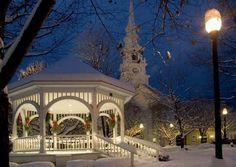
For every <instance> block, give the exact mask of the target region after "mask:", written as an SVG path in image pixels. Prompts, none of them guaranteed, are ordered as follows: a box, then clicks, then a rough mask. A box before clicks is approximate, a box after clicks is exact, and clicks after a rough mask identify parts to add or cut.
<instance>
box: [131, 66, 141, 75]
mask: <svg viewBox="0 0 236 167" xmlns="http://www.w3.org/2000/svg"><path fill="white" fill-rule="evenodd" d="M132 71H133V73H135V74H137V73H139V71H140V70H139V68H137V67H134V68H133V69H132Z"/></svg>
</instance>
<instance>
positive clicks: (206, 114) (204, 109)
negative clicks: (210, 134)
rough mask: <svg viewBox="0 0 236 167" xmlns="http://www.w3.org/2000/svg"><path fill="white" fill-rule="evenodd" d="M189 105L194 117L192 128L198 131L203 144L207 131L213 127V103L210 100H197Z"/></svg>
mask: <svg viewBox="0 0 236 167" xmlns="http://www.w3.org/2000/svg"><path fill="white" fill-rule="evenodd" d="M189 105H190V106H191V111H192V112H193V114H194V117H195V121H194V122H193V123H192V126H193V127H194V128H195V129H198V130H199V133H200V136H201V143H203V142H204V138H205V137H206V132H207V130H208V129H209V128H212V127H214V112H213V111H214V103H213V101H212V100H207V99H198V100H192V101H191V102H189Z"/></svg>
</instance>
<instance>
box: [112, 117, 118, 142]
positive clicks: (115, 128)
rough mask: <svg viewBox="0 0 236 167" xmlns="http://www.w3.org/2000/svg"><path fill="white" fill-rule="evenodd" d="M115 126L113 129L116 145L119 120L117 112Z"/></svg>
mask: <svg viewBox="0 0 236 167" xmlns="http://www.w3.org/2000/svg"><path fill="white" fill-rule="evenodd" d="M115 122H116V124H115V126H114V128H113V139H114V140H113V141H114V142H115V143H116V138H117V127H118V119H117V112H115Z"/></svg>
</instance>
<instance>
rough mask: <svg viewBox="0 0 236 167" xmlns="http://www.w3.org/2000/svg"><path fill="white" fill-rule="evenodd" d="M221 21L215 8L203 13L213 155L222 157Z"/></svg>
mask: <svg viewBox="0 0 236 167" xmlns="http://www.w3.org/2000/svg"><path fill="white" fill-rule="evenodd" d="M221 26H222V21H221V15H220V12H219V11H218V10H216V9H210V10H208V11H207V12H206V13H205V27H206V31H207V32H208V33H209V35H210V37H211V42H212V64H213V80H214V102H215V157H216V158H218V159H223V155H222V138H221V112H220V84H219V66H218V54H217V38H218V31H219V30H220V29H221Z"/></svg>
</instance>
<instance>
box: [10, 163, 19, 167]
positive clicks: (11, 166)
mask: <svg viewBox="0 0 236 167" xmlns="http://www.w3.org/2000/svg"><path fill="white" fill-rule="evenodd" d="M18 166H19V164H17V163H15V162H10V167H18Z"/></svg>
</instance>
